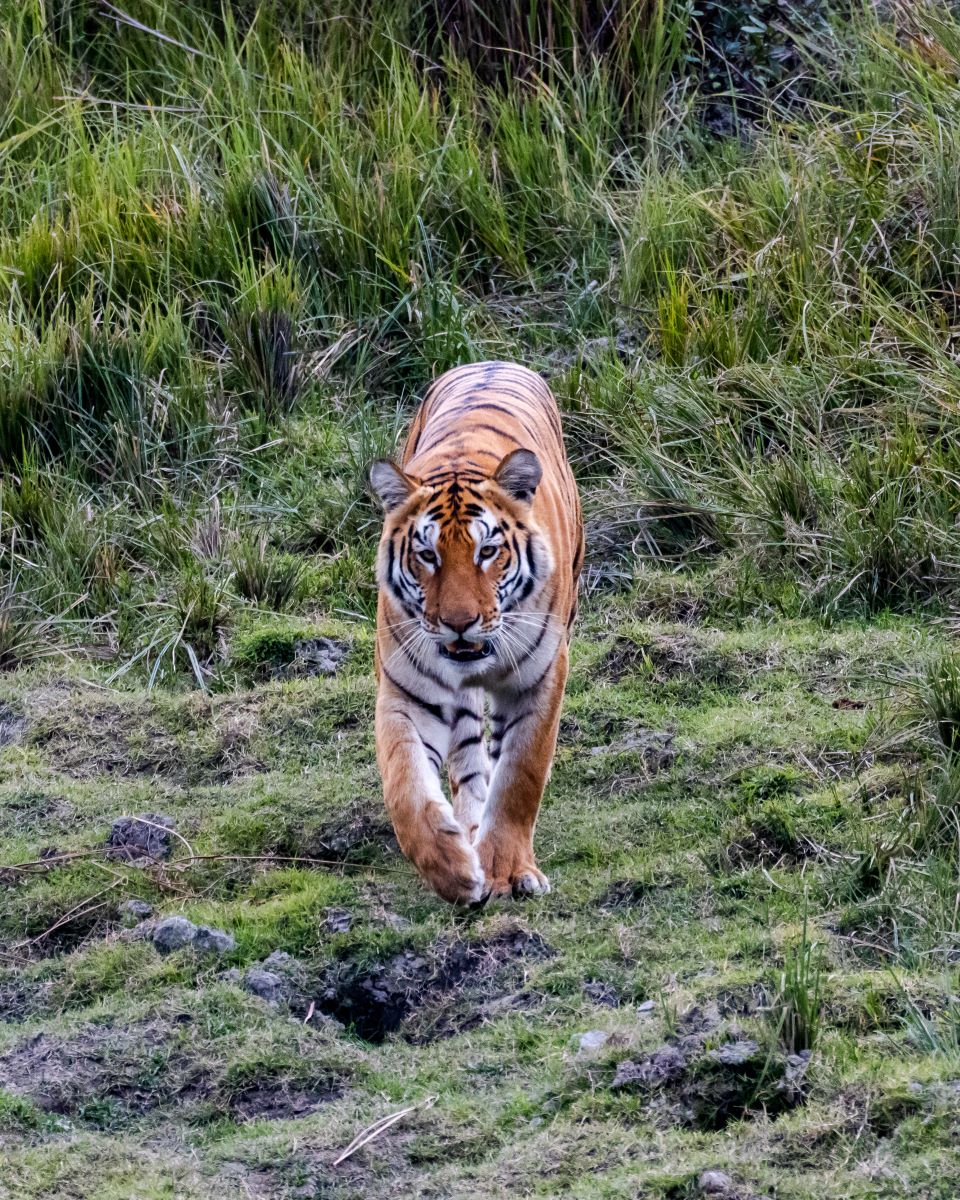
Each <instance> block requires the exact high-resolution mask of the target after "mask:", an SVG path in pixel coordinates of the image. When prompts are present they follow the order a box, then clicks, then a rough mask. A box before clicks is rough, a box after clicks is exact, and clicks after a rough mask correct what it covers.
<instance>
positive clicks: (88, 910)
mask: <svg viewBox="0 0 960 1200" xmlns="http://www.w3.org/2000/svg"><path fill="white" fill-rule="evenodd" d="M121 882H122V881H121V880H119V879H118V880H116V882H114V883H111V884H110V886H109V887H105V888H103V889H102V890H101V891H99V892H94V894H93V895H92V896H87V897H86V898H85V899H83V900H81V901H80V903H79V904H75V905H74V906H73V908H71V909H70V911H69V912H65V913H64V914H63V916H62V917H60V919H59V920H57V921H54V923H53V924H52V925H51V926H50V928H49V929H45V930H44V931H43V933H38V934H37V935H36V937H32V938H27V940H26V941H25V942H18V943H17V944H16V945H15V946H11V947H10V949H11V950H25V949H26V947H27V946H32V945H33V944H34V943H35V942H42V941H43V939H44V938H45V937H49V936H50V934H51V933H53V931H54V930H55V929H59V928H60V926H61V925H65V924H66V923H67V922H68V921H69V920H70V918H71V917H75V916H76V917H85V916H87V915H88V914H89V913H92V912H96V911H97V909H98V908H103V907H104V906H105V905H106V904H107V903H108V902H107V901H106V900H103V901H102V902H101V903H100V904H94V905H93V907H92V908H84V905H88V904H90V903H91V902H92V901H93V900H98V899H99V898H100V897H101V896H105V895H106V894H107V892H112V891H114V890H115V889H116V888H117V887H119V886H120V883H121ZM79 910H82V911H79Z"/></svg>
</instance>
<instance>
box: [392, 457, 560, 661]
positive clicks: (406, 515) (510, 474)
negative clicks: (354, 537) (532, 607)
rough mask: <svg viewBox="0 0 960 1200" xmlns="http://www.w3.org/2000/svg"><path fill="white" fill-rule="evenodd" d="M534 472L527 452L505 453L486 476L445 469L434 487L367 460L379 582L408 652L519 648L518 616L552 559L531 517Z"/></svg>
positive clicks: (485, 654)
mask: <svg viewBox="0 0 960 1200" xmlns="http://www.w3.org/2000/svg"><path fill="white" fill-rule="evenodd" d="M541 474H542V472H541V467H540V463H539V460H538V459H537V456H536V455H535V454H534V453H533V452H532V451H530V450H515V451H513V452H512V453H511V454H508V455H507V456H506V458H504V459H503V461H502V462H501V463H500V465H499V466H498V468H497V470H496V471H495V472H494V473H493V475H492V476H490V477H489V478H488V479H480V480H478V479H477V478H476V477H475V476H474V475H471V476H470V477H469V478H466V479H464V478H459V477H458V476H457V475H456V474H451V475H450V476H449V477H447V478H444V479H443V481H442V482H440V483H437V484H436V485H433V484H431V483H430V482H424V481H421V480H418V479H415V478H413V477H411V476H409V475H407V474H405V473H404V472H403V471H401V470H400V468H399V467H397V466H395V465H394V464H393V463H390V462H386V461H380V462H376V463H374V464H373V466H372V467H371V469H370V482H371V485H372V487H373V489H374V491H375V492H376V493H377V495H378V496H379V497H380V500H381V502H382V504H383V506H384V509H385V511H386V520H385V524H384V531H383V537H382V539H381V543H380V553H379V555H378V560H377V575H378V580H379V583H380V586H381V587H383V588H385V589H386V590H387V592H388V593H389V595H390V596H391V597H392V599H393V600H394V601H395V603H396V604H397V605H398V606H399V607H400V608H401V609H402V611H403V613H404V616H405V620H401V621H400V622H398V623H397V628H396V629H395V630H394V633H395V635H396V638H397V641H398V642H399V643H400V644H401V645H407V646H409V648H410V650H411V655H412V657H414V658H416V657H418V656H420V655H422V654H423V653H424V652H425V650H427V651H432V652H434V653H437V654H439V656H440V657H441V658H443V659H445V660H447V661H449V662H451V663H460V664H466V663H473V662H476V661H478V660H480V659H484V658H489V657H491V656H494V657H498V658H504V659H509V652H510V647H511V645H514V646H515V645H518V644H519V645H522V644H523V641H524V637H523V634H524V629H523V628H522V625H523V621H522V618H521V616H520V612H521V610H522V608H523V606H524V605H526V604H527V602H529V601H530V600H531V599H532V598H534V597H535V596H536V595H537V593H538V591H539V590H540V588H541V587H542V585H543V582H544V581H545V580H546V578H547V576H548V574H549V572H550V569H551V565H552V564H551V562H550V554H549V550H548V549H547V546H546V544H545V542H544V540H543V539H542V538H541V537H540V535H539V533H538V532H537V529H536V527H535V524H534V521H533V518H532V513H531V502H532V500H533V496H534V493H535V491H536V488H537V485H538V484H539V482H540V478H541Z"/></svg>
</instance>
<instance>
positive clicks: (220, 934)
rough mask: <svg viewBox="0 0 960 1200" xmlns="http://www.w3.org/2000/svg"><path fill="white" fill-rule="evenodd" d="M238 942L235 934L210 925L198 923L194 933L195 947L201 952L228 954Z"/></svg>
mask: <svg viewBox="0 0 960 1200" xmlns="http://www.w3.org/2000/svg"><path fill="white" fill-rule="evenodd" d="M236 944H237V943H236V940H235V939H234V937H233V934H231V933H227V932H226V930H224V929H213V928H211V927H210V926H209V925H198V926H197V930H196V933H194V935H193V948H194V949H195V950H196V951H198V952H199V953H200V954H228V953H229V952H230V951H231V950H232V949H233V948H234V946H236Z"/></svg>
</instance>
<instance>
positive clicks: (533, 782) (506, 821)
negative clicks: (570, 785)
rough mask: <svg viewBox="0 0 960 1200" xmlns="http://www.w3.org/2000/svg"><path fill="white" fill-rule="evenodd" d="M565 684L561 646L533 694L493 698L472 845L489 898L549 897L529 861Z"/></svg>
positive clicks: (545, 884) (546, 884)
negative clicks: (489, 767)
mask: <svg viewBox="0 0 960 1200" xmlns="http://www.w3.org/2000/svg"><path fill="white" fill-rule="evenodd" d="M566 680H567V647H566V644H561V645H560V646H559V647H558V649H557V654H556V658H555V659H554V663H553V666H552V667H551V669H550V671H549V672H548V674H547V676H546V677H545V678H544V679H543V680H542V682H541V683H540V684H539V685H538V686H537V688H536V689H535V690H533V691H530V692H520V693H517V694H514V695H511V694H510V693H503V694H501V695H495V696H494V698H493V708H492V730H491V744H490V754H491V757H492V758H493V759H494V762H495V766H494V770H493V778H492V779H491V780H490V790H489V794H488V796H487V803H486V807H485V808H484V812H483V818H482V820H481V822H480V830H479V832H478V835H477V840H476V847H477V853H478V854H479V856H480V864H481V866H482V868H483V871H484V874H485V876H486V887H487V889H488V892H489V894H490V896H491V897H495V896H511V895H512V896H516V897H521V896H542V895H544V894H545V893H546V892H549V891H550V881H549V880H548V879H547V877H546V875H544V874H543V872H542V871H541V870H540V869H539V868H538V866H537V863H536V859H535V858H534V853H533V830H534V826H535V825H536V821H537V813H538V811H539V809H540V800H541V797H542V796H543V789H544V788H545V787H546V784H547V780H548V779H549V777H550V769H551V767H552V766H553V755H554V751H555V749H556V745H557V730H558V728H559V725H560V706H561V703H562V701H563V689H564V685H565V684H566Z"/></svg>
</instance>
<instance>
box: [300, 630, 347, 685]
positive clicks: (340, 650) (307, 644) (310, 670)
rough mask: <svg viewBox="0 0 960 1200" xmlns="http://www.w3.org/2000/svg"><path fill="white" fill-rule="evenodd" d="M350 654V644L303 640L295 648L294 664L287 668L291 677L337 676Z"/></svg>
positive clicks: (315, 639)
mask: <svg viewBox="0 0 960 1200" xmlns="http://www.w3.org/2000/svg"><path fill="white" fill-rule="evenodd" d="M349 653H350V644H349V642H338V641H335V640H334V639H333V638H328V637H315V638H301V639H300V641H298V642H295V643H294V646H293V662H292V663H291V664H290V666H289V667H288V668H287V673H288V674H290V675H307V676H310V675H336V673H337V671H339V670H340V666H341V664H342V663H343V660H344V659H345V658H346V657H347V655H348V654H349Z"/></svg>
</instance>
